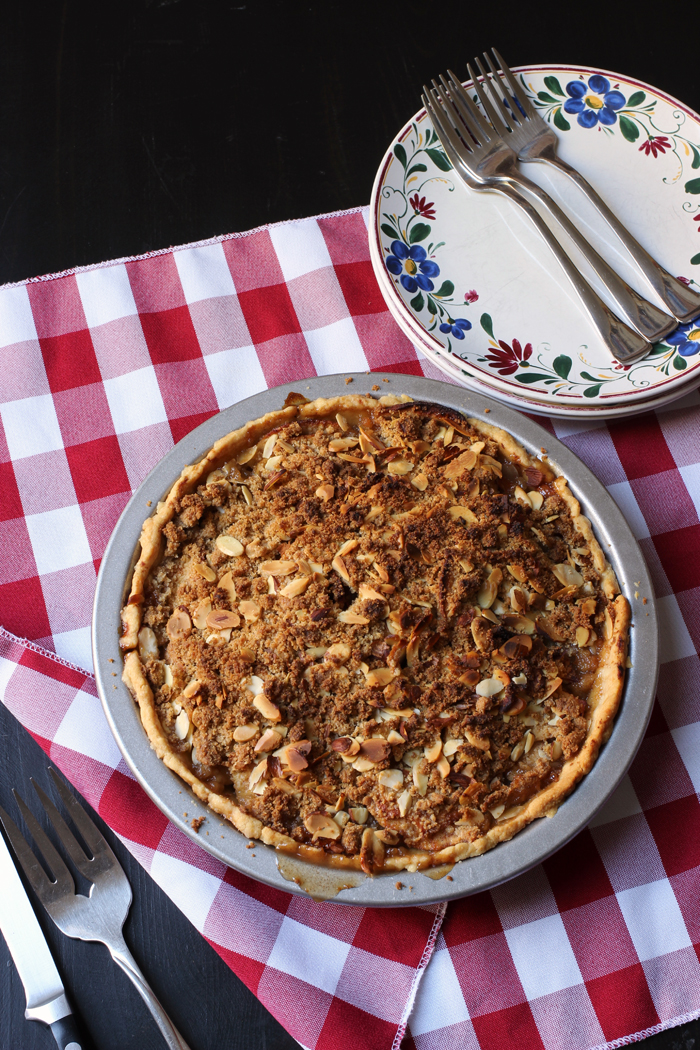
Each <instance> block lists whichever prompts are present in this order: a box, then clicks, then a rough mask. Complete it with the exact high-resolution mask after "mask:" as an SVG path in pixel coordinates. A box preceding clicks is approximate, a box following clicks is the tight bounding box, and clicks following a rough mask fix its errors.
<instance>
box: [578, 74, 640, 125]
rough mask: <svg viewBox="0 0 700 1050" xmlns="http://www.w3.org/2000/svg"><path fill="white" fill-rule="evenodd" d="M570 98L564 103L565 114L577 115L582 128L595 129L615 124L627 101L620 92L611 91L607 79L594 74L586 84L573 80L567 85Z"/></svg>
mask: <svg viewBox="0 0 700 1050" xmlns="http://www.w3.org/2000/svg"><path fill="white" fill-rule="evenodd" d="M566 93H567V95H569V96H570V97H569V98H568V99H567V100H566V102H565V103H564V112H565V113H576V114H578V116H577V118H576V119H577V121H578V123H579V124H580V125H581V127H582V128H594V127H595V126H596V124H597V123H598V122H599V121H600V123H601V124H607V125H610V124H614V123H615V121H616V120H617V110H618V109H622V107H623V106H624V104H625V102H626V99H625V96H624V95H623V94H622V92H620V91H611V90H610V81H609V80H608V78H607V77H602V76H600V74H599V73H596V74H594V76H592V77H591V78H590V80H589V81H588V83H587V84H586V83H585V81H583V80H571V81H569V83H568V84H567V85H566Z"/></svg>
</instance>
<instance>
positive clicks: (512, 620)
mask: <svg viewBox="0 0 700 1050" xmlns="http://www.w3.org/2000/svg"><path fill="white" fill-rule="evenodd" d="M501 622H502V624H503V625H504V627H507V628H508V630H510V631H517V632H518V634H534V633H535V621H534V620H531V619H530V617H529V616H511V615H510V614H509V613H508V614H506V615H505V616H503V617H501Z"/></svg>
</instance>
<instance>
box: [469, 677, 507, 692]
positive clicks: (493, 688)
mask: <svg viewBox="0 0 700 1050" xmlns="http://www.w3.org/2000/svg"><path fill="white" fill-rule="evenodd" d="M503 688H504V685H503V682H501V681H500V680H499V679H498V678H484V679H483V680H482V681H481V682H479V684H478V685H477V687H476V692H477V693H478V694H479V696H495V695H496V693H500V692H501V690H502V689H503Z"/></svg>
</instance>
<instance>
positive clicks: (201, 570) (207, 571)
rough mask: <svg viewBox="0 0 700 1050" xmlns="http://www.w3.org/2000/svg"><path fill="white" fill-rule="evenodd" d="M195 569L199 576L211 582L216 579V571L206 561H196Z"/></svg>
mask: <svg viewBox="0 0 700 1050" xmlns="http://www.w3.org/2000/svg"><path fill="white" fill-rule="evenodd" d="M194 571H195V572H196V573H197V575H198V576H201V577H203V579H205V580H207V581H208V582H209V583H213V582H214V580H215V579H216V573H215V572H214V570H213V569H212V567H211V566H210V565H207V564H206V562H203V561H196V562H195V563H194Z"/></svg>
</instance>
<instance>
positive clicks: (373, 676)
mask: <svg viewBox="0 0 700 1050" xmlns="http://www.w3.org/2000/svg"><path fill="white" fill-rule="evenodd" d="M396 677H397V675H396V673H395V671H394V668H392V667H375V668H374V670H372V671H369V672H368V673H367V675H366V678H365V680H366V682H367V685H368V686H370V687H372V686H379V688H380V689H383V688H384V686H385V685H388V684H389V682H391V681H393V679H394V678H396Z"/></svg>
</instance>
